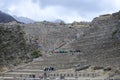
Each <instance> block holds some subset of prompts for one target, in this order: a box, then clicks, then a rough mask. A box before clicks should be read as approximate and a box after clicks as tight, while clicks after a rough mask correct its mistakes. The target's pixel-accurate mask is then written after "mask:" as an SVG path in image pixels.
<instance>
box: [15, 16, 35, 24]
mask: <svg viewBox="0 0 120 80" xmlns="http://www.w3.org/2000/svg"><path fill="white" fill-rule="evenodd" d="M13 17H14V18H15V19H16V20H17V21H19V22H22V23H26V24H28V23H34V22H35V21H34V20H32V19H29V18H27V17H17V16H13Z"/></svg>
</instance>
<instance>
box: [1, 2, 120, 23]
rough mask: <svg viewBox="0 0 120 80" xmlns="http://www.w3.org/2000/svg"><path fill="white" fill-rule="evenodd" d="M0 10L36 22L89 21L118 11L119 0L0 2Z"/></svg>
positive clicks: (119, 7)
mask: <svg viewBox="0 0 120 80" xmlns="http://www.w3.org/2000/svg"><path fill="white" fill-rule="evenodd" d="M0 9H1V10H2V11H5V12H7V13H9V14H11V15H17V16H23V17H28V18H31V19H33V20H36V21H43V20H48V21H54V20H55V19H62V20H64V21H65V22H73V21H90V20H92V19H93V18H94V17H96V16H98V15H101V14H107V13H113V12H116V11H119V9H120V0H99V1H98V0H0Z"/></svg>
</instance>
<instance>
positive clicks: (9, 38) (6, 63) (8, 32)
mask: <svg viewBox="0 0 120 80" xmlns="http://www.w3.org/2000/svg"><path fill="white" fill-rule="evenodd" d="M36 49H37V48H36V47H35V46H34V45H31V43H28V42H27V41H26V39H25V32H24V31H23V26H21V25H20V24H18V23H16V24H15V23H6V24H0V55H1V56H0V71H1V68H2V67H9V68H13V67H14V66H17V65H19V64H20V63H23V62H29V61H30V60H32V59H33V57H34V56H32V55H31V54H32V53H33V52H34V51H35V50H36Z"/></svg>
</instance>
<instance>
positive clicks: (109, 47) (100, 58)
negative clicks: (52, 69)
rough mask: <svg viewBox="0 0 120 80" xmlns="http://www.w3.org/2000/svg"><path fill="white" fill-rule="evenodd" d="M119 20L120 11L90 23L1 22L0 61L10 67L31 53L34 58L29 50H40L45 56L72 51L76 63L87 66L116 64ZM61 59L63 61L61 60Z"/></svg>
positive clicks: (119, 44) (117, 61)
mask: <svg viewBox="0 0 120 80" xmlns="http://www.w3.org/2000/svg"><path fill="white" fill-rule="evenodd" d="M119 21H120V12H117V13H113V14H106V15H101V16H99V17H96V18H94V19H93V21H92V22H74V23H71V24H65V23H64V22H62V23H52V22H47V21H43V22H36V23H31V24H19V25H18V23H16V24H12V25H11V23H6V24H1V27H0V36H1V38H0V41H1V42H0V55H1V56H0V57H1V58H0V59H1V60H0V61H1V63H0V64H1V66H6V65H7V66H10V65H12V66H13V65H16V64H18V63H20V62H21V63H22V62H26V61H28V60H31V59H33V56H35V57H36V54H35V55H34V54H33V56H31V53H33V52H35V53H36V51H38V50H39V51H41V52H42V54H43V55H44V57H48V55H50V54H51V56H52V54H57V53H54V52H57V51H58V52H59V51H60V52H61V51H62V52H66V51H67V52H66V53H67V54H70V53H72V54H73V55H71V56H72V57H73V58H76V59H77V60H76V61H77V62H78V61H81V60H85V61H86V62H87V63H89V64H90V65H97V66H98V65H99V66H111V67H119V66H120V63H119V60H120V53H119V52H120V48H119V46H120V25H119V24H120V23H119ZM20 26H24V27H20ZM36 49H37V50H36ZM74 51H79V52H80V54H79V55H77V56H76V55H74V54H75V52H74ZM52 52H53V53H52ZM53 57H54V56H53ZM64 57H65V56H64ZM67 58H69V59H68V60H70V59H71V57H67ZM11 59H12V60H11ZM78 59H79V60H78ZM72 61H73V62H74V59H71V62H72ZM56 62H57V61H56ZM62 62H64V61H61V62H60V63H62ZM65 62H66V63H67V62H69V61H67V60H66V61H65ZM72 64H73V63H72ZM76 64H77V63H76ZM70 66H71V65H70Z"/></svg>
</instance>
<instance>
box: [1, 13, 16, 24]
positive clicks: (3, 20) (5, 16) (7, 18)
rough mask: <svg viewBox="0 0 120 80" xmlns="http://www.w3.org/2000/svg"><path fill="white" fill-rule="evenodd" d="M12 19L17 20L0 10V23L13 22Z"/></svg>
mask: <svg viewBox="0 0 120 80" xmlns="http://www.w3.org/2000/svg"><path fill="white" fill-rule="evenodd" d="M13 21H16V22H18V21H17V20H16V19H14V18H13V17H12V16H10V15H9V14H6V13H4V12H2V11H0V23H8V22H13Z"/></svg>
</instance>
